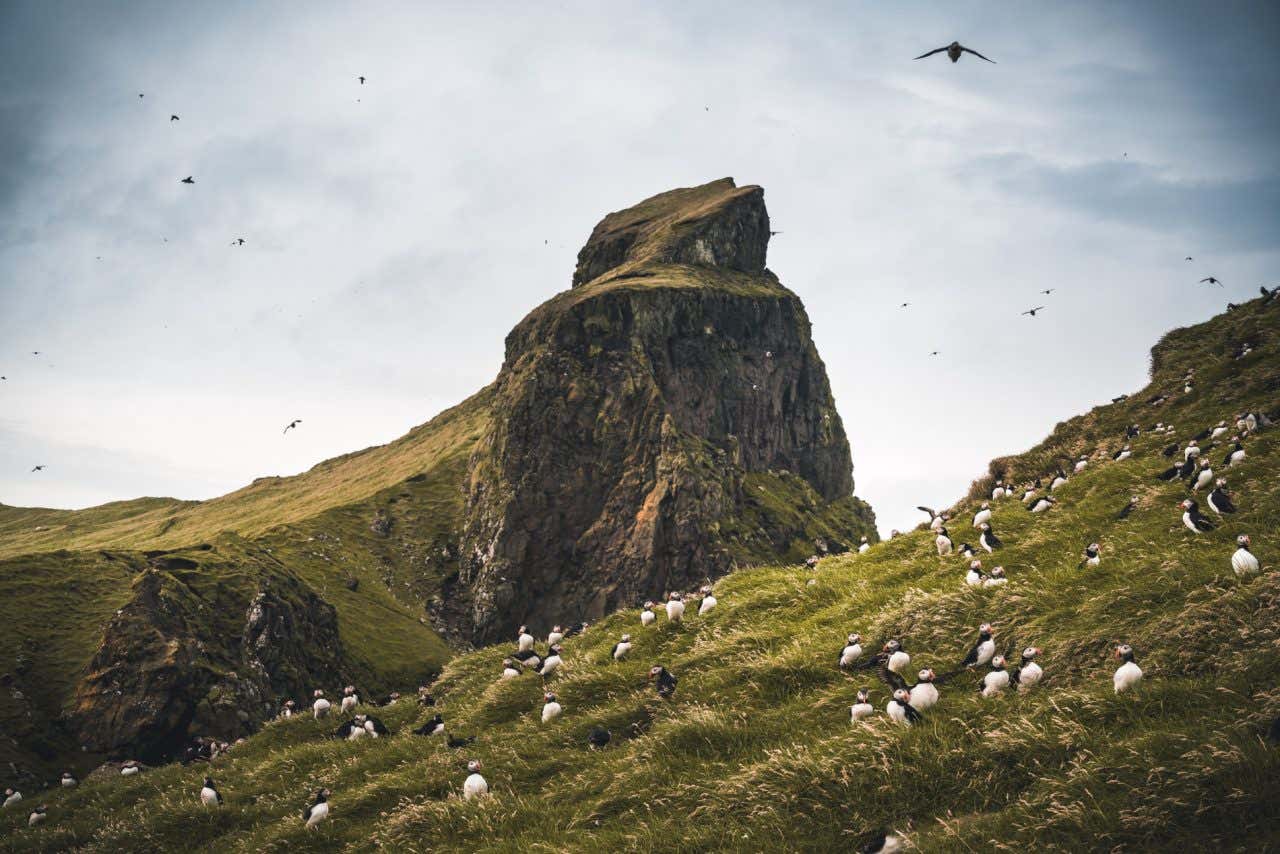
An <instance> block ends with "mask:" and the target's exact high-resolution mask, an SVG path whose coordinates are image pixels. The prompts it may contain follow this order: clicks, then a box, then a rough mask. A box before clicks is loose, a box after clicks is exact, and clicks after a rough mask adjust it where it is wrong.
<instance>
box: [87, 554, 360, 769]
mask: <svg viewBox="0 0 1280 854" xmlns="http://www.w3.org/2000/svg"><path fill="white" fill-rule="evenodd" d="M237 558H238V559H239V560H240V561H242V563H243V565H242V566H241V567H237V568H238V569H242V570H243V576H244V583H243V584H231V583H227V582H226V581H222V582H221V583H210V579H209V578H207V577H202V574H201V571H200V570H201V562H202V561H210V562H211V561H214V560H220V559H225V558H223V556H221V555H219V554H218V553H216V552H203V553H197V554H192V555H189V556H180V555H171V554H165V555H163V556H155V557H153V558H152V565H151V566H150V567H149V568H148V569H146V570H145V571H144V572H143V573H142V574H141V575H139V577H138V578H137V579H136V581H135V582H134V585H133V595H132V597H131V599H130V600H129V602H128V603H127V604H125V606H124V607H123V608H121V609H119V610H118V611H117V612H116V614H115V616H114V617H113V618H112V619H111V621H110V622H109V623H108V624H107V626H106V629H105V631H104V633H103V638H102V643H101V645H100V646H99V648H98V651H97V653H96V654H95V655H94V657H93V661H92V663H91V664H90V666H89V670H88V673H87V674H86V676H85V678H84V679H83V680H82V681H81V682H80V684H79V686H78V687H77V690H76V696H75V707H74V712H73V713H72V716H71V720H72V724H73V728H74V730H75V732H76V733H77V735H78V738H79V741H80V744H81V745H82V746H83V748H84V749H86V750H88V751H91V752H99V753H106V754H121V753H127V754H128V755H129V756H130V757H136V758H140V759H143V760H147V761H158V760H161V759H164V758H167V757H169V756H172V755H174V754H176V753H178V752H179V751H180V750H181V749H182V747H183V746H185V745H186V744H188V743H189V742H190V741H191V739H192V738H193V737H194V736H213V737H215V738H219V739H223V740H226V741H232V740H234V739H236V738H238V737H240V736H242V735H248V734H249V733H250V732H252V731H253V730H254V729H256V728H257V726H258V725H259V724H260V723H261V722H262V721H263V720H266V719H267V718H268V717H270V716H271V715H272V714H274V712H275V711H276V709H277V708H278V698H279V697H288V696H292V697H304V696H306V695H308V694H309V693H310V690H311V688H312V687H314V686H316V685H329V686H334V685H341V684H344V683H345V682H347V681H350V679H351V674H350V667H349V665H347V663H346V662H345V656H344V653H343V648H342V642H341V640H340V638H339V636H338V620H337V616H336V614H335V612H334V610H333V607H332V606H331V605H329V604H328V603H326V602H324V601H323V600H322V599H321V598H320V597H319V596H317V595H316V594H315V593H314V592H313V591H311V590H310V588H308V587H307V586H306V585H305V584H304V583H302V582H301V581H300V580H299V579H297V578H296V577H294V576H293V575H292V574H291V573H289V572H288V571H287V570H284V569H283V568H281V567H279V566H270V565H269V562H265V561H260V560H259V559H257V558H252V557H248V558H246V557H244V556H237ZM222 577H223V578H225V575H223V576H222Z"/></svg>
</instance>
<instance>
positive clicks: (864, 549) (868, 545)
mask: <svg viewBox="0 0 1280 854" xmlns="http://www.w3.org/2000/svg"><path fill="white" fill-rule="evenodd" d="M870 548H871V543H863V544H862V545H860V546H858V554H866V552H867V550H868V549H870Z"/></svg>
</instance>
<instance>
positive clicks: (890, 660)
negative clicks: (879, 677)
mask: <svg viewBox="0 0 1280 854" xmlns="http://www.w3.org/2000/svg"><path fill="white" fill-rule="evenodd" d="M876 658H878V659H880V661H878V662H876V663H877V664H883V665H884V666H885V667H886V668H887V669H888V670H889V671H890V672H891V673H901V672H902V671H903V670H905V669H906V667H907V665H909V664H911V656H910V655H908V654H907V651H906V650H905V649H903V648H902V642H901V641H898V640H895V639H890V640H889V642H888V643H886V644H885V645H884V649H883V651H881V653H880V655H878V656H876Z"/></svg>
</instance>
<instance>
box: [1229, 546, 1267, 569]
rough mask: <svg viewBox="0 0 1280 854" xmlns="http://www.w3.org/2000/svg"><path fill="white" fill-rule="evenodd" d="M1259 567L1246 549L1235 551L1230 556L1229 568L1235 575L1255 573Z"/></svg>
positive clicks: (1251, 553)
mask: <svg viewBox="0 0 1280 854" xmlns="http://www.w3.org/2000/svg"><path fill="white" fill-rule="evenodd" d="M1260 566H1261V564H1259V563H1258V559H1257V558H1256V557H1254V556H1253V552H1251V551H1249V550H1248V549H1243V548H1241V549H1236V553H1235V554H1233V555H1232V556H1231V568H1232V569H1234V570H1235V571H1236V575H1248V574H1250V573H1254V572H1257V571H1258V569H1259V568H1260Z"/></svg>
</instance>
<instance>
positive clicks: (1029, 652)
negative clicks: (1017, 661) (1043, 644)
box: [1022, 646, 1040, 664]
mask: <svg viewBox="0 0 1280 854" xmlns="http://www.w3.org/2000/svg"><path fill="white" fill-rule="evenodd" d="M1039 654H1040V650H1039V648H1038V647H1034V646H1029V647H1027V648H1026V649H1024V650H1023V651H1022V663H1023V664H1026V663H1027V662H1028V661H1031V660H1032V659H1034V658H1035V657H1036V656H1037V655H1039Z"/></svg>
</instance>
